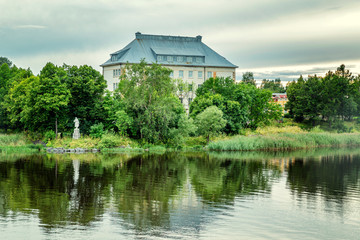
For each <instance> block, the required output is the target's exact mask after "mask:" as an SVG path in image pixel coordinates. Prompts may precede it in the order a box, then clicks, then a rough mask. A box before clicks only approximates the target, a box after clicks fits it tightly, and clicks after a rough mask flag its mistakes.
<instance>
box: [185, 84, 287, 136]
mask: <svg viewBox="0 0 360 240" xmlns="http://www.w3.org/2000/svg"><path fill="white" fill-rule="evenodd" d="M210 106H217V107H218V108H219V109H220V110H221V111H222V112H223V113H224V119H225V120H226V121H227V123H226V126H225V129H224V131H225V132H226V133H228V134H237V133H239V131H240V130H242V129H244V128H257V127H258V126H259V125H261V124H267V123H269V122H270V121H271V120H273V119H279V118H280V117H281V112H282V110H281V106H280V105H278V104H274V103H272V102H271V92H270V91H268V90H264V89H258V88H256V87H255V86H254V85H252V84H247V83H239V84H237V83H235V82H234V81H233V80H232V79H231V78H210V79H208V80H206V81H205V82H204V84H202V85H201V87H200V88H198V89H197V91H196V98H195V99H194V101H193V102H192V103H191V106H190V116H191V117H193V118H195V117H196V115H198V114H199V113H201V112H202V111H204V110H205V109H206V108H207V107H210Z"/></svg>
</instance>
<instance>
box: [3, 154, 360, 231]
mask: <svg viewBox="0 0 360 240" xmlns="http://www.w3.org/2000/svg"><path fill="white" fill-rule="evenodd" d="M251 154H252V155H251V157H249V156H250V155H245V156H246V157H245V158H244V157H241V156H240V155H239V154H237V155H231V154H212V153H210V154H207V153H167V154H161V155H157V154H144V155H125V154H122V155H119V154H112V155H102V154H97V155H31V156H20V157H17V156H4V157H3V158H2V160H1V161H0V216H3V217H6V216H11V215H16V213H18V212H21V213H24V214H36V215H37V216H38V218H39V219H40V222H41V225H42V226H43V227H45V228H50V229H51V228H56V227H59V226H62V225H69V224H77V225H82V226H89V225H90V224H92V223H94V222H96V221H99V220H101V217H102V216H103V215H104V213H109V214H111V216H113V217H114V219H115V220H114V221H117V220H121V221H120V222H126V223H128V224H127V225H125V226H128V227H129V228H131V229H135V230H136V231H139V232H144V231H145V232H146V231H149V230H152V229H156V228H165V229H167V228H174V224H175V225H176V224H180V225H181V224H182V225H186V224H188V225H189V227H193V228H197V227H199V225H201V221H203V220H201V215H204V214H205V215H206V214H207V209H209V208H216V207H219V206H225V205H232V204H234V202H235V200H236V198H242V197H247V196H254V195H258V194H260V195H263V194H269V193H271V189H272V184H273V182H274V180H277V179H279V178H280V177H281V176H282V171H284V170H285V171H286V172H287V185H288V186H289V188H290V189H291V191H292V192H293V193H294V194H308V193H314V194H315V193H318V192H320V193H321V195H323V196H324V197H325V198H334V199H337V200H339V201H341V199H342V198H343V197H344V196H346V194H348V192H351V191H353V190H354V189H359V186H358V185H359V173H360V161H359V157H358V155H335V157H318V158H308V159H306V160H304V159H303V158H296V159H293V158H291V157H287V159H288V160H287V164H285V169H283V168H282V167H281V166H280V164H279V162H280V161H282V160H283V159H284V156H272V155H271V156H270V155H269V154H265V155H258V156H256V155H253V153H251ZM279 159H282V160H279ZM116 219H117V220H116Z"/></svg>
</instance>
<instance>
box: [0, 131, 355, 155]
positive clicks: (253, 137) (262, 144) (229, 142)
mask: <svg viewBox="0 0 360 240" xmlns="http://www.w3.org/2000/svg"><path fill="white" fill-rule="evenodd" d="M343 146H344V147H345V146H360V133H330V132H319V131H317V130H316V129H315V131H310V132H308V131H304V130H301V129H300V128H298V127H286V128H262V129H258V130H256V131H252V132H247V133H245V134H244V135H238V136H231V137H229V136H225V135H223V136H218V137H215V138H213V139H212V141H211V142H210V143H209V144H208V145H206V139H205V138H204V137H189V138H187V139H186V141H185V142H184V144H183V145H181V146H177V147H173V146H166V145H153V144H140V143H139V142H137V141H135V140H132V139H130V138H126V137H122V136H119V135H114V134H105V135H104V136H102V138H91V137H87V136H85V137H82V138H80V139H78V140H74V139H72V138H70V137H65V138H59V139H53V140H50V141H47V142H46V144H45V143H44V142H41V141H32V140H31V139H28V138H27V137H26V135H25V134H10V135H5V134H0V152H3V153H16V152H29V153H31V152H39V151H47V152H49V153H67V152H69V153H85V152H105V153H121V152H165V151H290V150H297V149H308V148H317V147H343Z"/></svg>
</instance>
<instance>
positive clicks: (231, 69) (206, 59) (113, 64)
mask: <svg viewBox="0 0 360 240" xmlns="http://www.w3.org/2000/svg"><path fill="white" fill-rule="evenodd" d="M201 39H202V37H201V36H197V37H178V36H162V35H147V34H141V33H139V32H137V33H136V34H135V39H134V40H133V41H132V42H130V43H129V44H128V45H127V46H125V47H124V48H123V49H121V50H119V51H117V52H114V53H112V54H110V59H109V60H108V61H106V62H105V63H104V64H102V65H101V67H102V68H103V75H104V78H105V80H106V81H107V89H108V90H110V91H113V90H115V89H116V88H117V86H118V83H119V76H120V74H121V69H122V68H123V67H124V66H125V65H126V64H127V63H130V64H131V63H139V62H140V61H141V59H145V61H146V62H147V63H155V62H157V63H159V64H161V65H163V66H165V67H167V68H170V69H171V70H173V73H172V76H171V77H173V78H176V79H178V78H181V79H183V80H184V82H187V83H188V84H189V90H192V91H190V92H189V93H188V94H187V96H179V97H180V100H181V101H182V102H183V104H184V106H185V108H186V109H188V105H189V103H190V102H191V101H192V99H193V98H194V97H195V90H196V88H197V87H198V86H199V85H201V84H202V83H203V82H204V81H205V80H206V79H208V78H210V77H216V76H218V77H231V78H233V79H234V80H235V69H236V68H237V66H235V65H234V64H232V63H231V62H229V61H228V60H226V59H225V58H224V57H222V56H221V55H219V54H218V53H216V52H215V51H214V50H212V49H211V48H209V47H208V46H206V45H205V44H204V43H203V42H202V41H201Z"/></svg>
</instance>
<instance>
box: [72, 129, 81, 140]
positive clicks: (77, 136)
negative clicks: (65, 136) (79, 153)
mask: <svg viewBox="0 0 360 240" xmlns="http://www.w3.org/2000/svg"><path fill="white" fill-rule="evenodd" d="M79 138H80V130H79V128H75V129H74V133H73V139H79Z"/></svg>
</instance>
